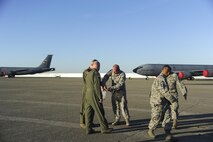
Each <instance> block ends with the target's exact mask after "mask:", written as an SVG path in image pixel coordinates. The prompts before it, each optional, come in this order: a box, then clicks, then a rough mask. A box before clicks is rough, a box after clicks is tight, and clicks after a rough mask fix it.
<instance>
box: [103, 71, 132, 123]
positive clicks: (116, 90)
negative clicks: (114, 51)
mask: <svg viewBox="0 0 213 142" xmlns="http://www.w3.org/2000/svg"><path fill="white" fill-rule="evenodd" d="M110 77H111V80H112V86H111V89H112V97H111V101H112V108H113V113H114V115H115V122H119V121H120V118H121V112H122V115H123V117H124V119H125V120H126V123H127V125H129V117H130V116H129V110H128V105H127V96H126V84H125V81H126V75H125V73H124V72H123V71H119V72H118V73H117V74H115V73H113V71H112V70H110V71H109V72H107V73H106V75H105V76H104V78H103V79H102V84H103V85H105V84H106V82H107V81H108V79H109V78H110Z"/></svg>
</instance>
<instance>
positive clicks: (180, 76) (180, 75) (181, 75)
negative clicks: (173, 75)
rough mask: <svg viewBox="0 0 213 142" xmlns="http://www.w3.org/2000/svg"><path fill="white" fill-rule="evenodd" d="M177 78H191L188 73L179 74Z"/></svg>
mask: <svg viewBox="0 0 213 142" xmlns="http://www.w3.org/2000/svg"><path fill="white" fill-rule="evenodd" d="M178 77H179V78H180V79H188V78H191V77H192V74H191V73H190V72H179V73H178Z"/></svg>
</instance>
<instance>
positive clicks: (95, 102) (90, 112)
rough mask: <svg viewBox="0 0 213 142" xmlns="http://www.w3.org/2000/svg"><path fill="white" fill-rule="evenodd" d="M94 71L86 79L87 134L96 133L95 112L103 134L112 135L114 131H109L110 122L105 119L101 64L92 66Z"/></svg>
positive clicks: (97, 63)
mask: <svg viewBox="0 0 213 142" xmlns="http://www.w3.org/2000/svg"><path fill="white" fill-rule="evenodd" d="M91 66H92V69H91V70H88V73H87V75H86V77H85V87H86V88H85V89H86V91H85V120H86V134H92V133H94V132H95V131H94V129H92V121H93V118H94V112H95V114H96V116H97V118H98V121H99V123H100V126H101V133H103V134H106V133H111V132H112V129H109V126H108V122H107V120H106V118H105V112H104V108H103V97H102V92H101V77H100V73H99V70H100V63H99V62H98V61H95V62H94V63H93V64H92V65H91Z"/></svg>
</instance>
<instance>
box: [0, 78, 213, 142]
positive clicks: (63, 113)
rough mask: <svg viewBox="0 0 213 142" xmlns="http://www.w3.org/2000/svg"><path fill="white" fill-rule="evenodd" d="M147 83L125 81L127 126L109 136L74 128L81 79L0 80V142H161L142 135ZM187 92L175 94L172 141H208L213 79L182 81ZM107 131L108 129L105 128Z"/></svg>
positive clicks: (212, 138) (211, 140) (212, 132)
mask: <svg viewBox="0 0 213 142" xmlns="http://www.w3.org/2000/svg"><path fill="white" fill-rule="evenodd" d="M152 82H153V79H150V80H145V79H128V80H127V93H128V105H129V111H130V115H131V122H130V123H131V126H130V127H127V126H125V123H124V120H123V118H122V123H121V125H119V126H114V127H113V128H114V131H113V133H112V134H101V133H100V128H99V125H98V121H97V119H96V118H95V120H94V123H95V124H96V127H95V129H96V131H97V133H95V134H92V135H86V133H85V130H84V129H81V128H80V127H79V110H80V106H81V99H82V93H81V92H82V79H81V78H10V79H9V78H0V142H161V141H164V137H165V136H164V131H163V129H162V128H161V126H159V128H158V129H157V130H156V134H157V139H156V140H152V139H150V138H149V137H147V134H146V131H147V125H148V123H149V119H150V104H149V92H150V89H151V85H152ZM185 84H186V85H187V88H188V91H189V94H188V100H187V101H185V100H184V98H183V97H182V96H181V95H180V96H179V102H180V118H179V122H178V129H177V130H172V134H173V135H174V137H175V139H174V141H178V142H213V81H185ZM110 98H111V94H110V93H108V94H107V98H106V100H104V107H105V112H106V118H107V120H108V122H109V124H111V123H112V122H113V120H114V118H113V114H112V107H111V102H110ZM110 127H112V126H111V125H110Z"/></svg>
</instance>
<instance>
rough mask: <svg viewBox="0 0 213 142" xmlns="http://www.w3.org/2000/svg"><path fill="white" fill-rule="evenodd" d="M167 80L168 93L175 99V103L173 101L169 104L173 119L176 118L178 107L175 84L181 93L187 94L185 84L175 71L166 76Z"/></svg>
mask: <svg viewBox="0 0 213 142" xmlns="http://www.w3.org/2000/svg"><path fill="white" fill-rule="evenodd" d="M167 82H168V85H169V92H170V94H171V95H172V96H174V97H175V98H176V100H177V103H173V104H172V105H171V110H172V119H173V120H174V119H177V118H178V108H179V103H178V91H177V86H178V87H179V89H180V92H181V93H182V95H187V89H186V86H185V85H184V84H183V83H182V81H180V80H179V78H178V76H177V74H175V73H173V74H170V75H169V76H168V77H167Z"/></svg>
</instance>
